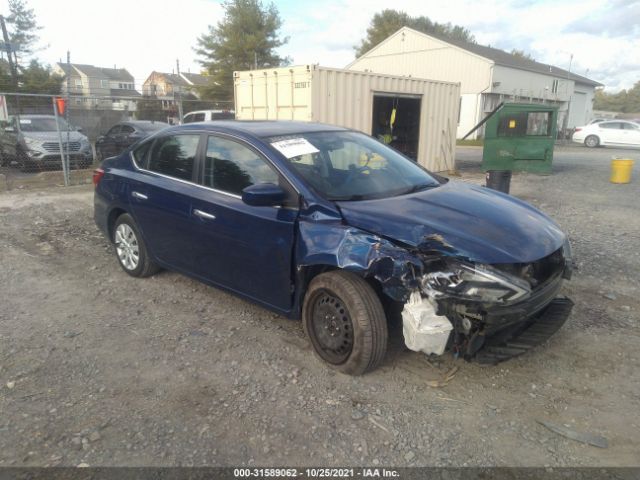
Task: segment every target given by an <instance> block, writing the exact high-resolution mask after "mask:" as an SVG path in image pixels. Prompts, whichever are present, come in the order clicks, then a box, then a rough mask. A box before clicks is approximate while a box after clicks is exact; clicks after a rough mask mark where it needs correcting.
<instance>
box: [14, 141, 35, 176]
mask: <svg viewBox="0 0 640 480" xmlns="http://www.w3.org/2000/svg"><path fill="white" fill-rule="evenodd" d="M16 163H17V164H18V168H19V169H20V171H21V172H30V173H34V172H35V171H36V166H35V165H34V164H33V162H31V160H30V159H29V155H27V152H25V151H24V150H23V149H22V147H21V146H20V145H18V147H17V148H16Z"/></svg>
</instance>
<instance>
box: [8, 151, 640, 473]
mask: <svg viewBox="0 0 640 480" xmlns="http://www.w3.org/2000/svg"><path fill="white" fill-rule="evenodd" d="M480 152H481V150H479V149H476V148H460V149H459V151H458V157H459V159H460V167H461V175H462V176H461V179H462V180H465V181H471V182H478V183H480V182H481V181H482V178H483V177H482V175H481V174H480V173H479V170H478V159H479V157H480ZM616 154H617V155H623V156H631V157H632V158H635V159H636V160H637V163H636V169H635V172H634V175H635V179H634V183H632V184H630V185H622V186H616V185H612V184H610V183H608V168H609V167H608V161H609V159H610V158H611V156H612V155H616ZM639 157H640V155H639V152H638V151H626V152H625V151H614V150H609V149H607V150H604V149H598V150H595V151H587V150H586V149H583V148H566V149H560V150H558V151H557V153H556V164H555V165H556V167H555V173H554V175H552V176H535V175H527V174H519V175H515V176H514V179H513V181H512V193H513V194H515V195H517V196H519V197H521V198H523V199H525V200H527V201H529V202H531V203H533V204H535V205H537V206H538V207H539V208H541V209H542V210H544V211H546V212H548V213H549V214H550V215H551V216H553V217H554V218H556V219H557V220H558V222H559V223H560V224H561V225H562V227H563V228H564V229H565V230H566V231H568V232H569V234H570V236H571V238H572V241H573V246H574V255H575V257H576V260H577V265H578V271H577V272H576V274H575V276H574V279H573V280H572V281H571V282H570V283H568V284H567V285H566V287H565V293H566V294H567V295H569V296H570V297H571V298H573V299H574V300H575V302H576V306H575V308H574V312H573V315H572V317H571V318H570V320H569V322H568V323H567V325H565V327H564V328H563V329H562V330H561V331H560V332H559V333H558V334H557V335H556V336H555V337H554V338H552V339H551V340H550V341H549V342H548V343H547V344H546V345H544V346H543V347H541V348H538V349H537V350H536V351H534V352H533V353H531V354H529V355H526V356H524V357H521V358H519V359H515V360H512V361H510V362H507V363H504V364H501V365H499V366H497V367H482V366H479V365H476V364H469V363H465V362H464V361H461V360H454V359H453V358H452V357H450V356H444V357H441V358H439V359H435V360H434V359H431V360H428V359H427V358H426V357H424V356H422V355H420V354H416V353H412V352H409V351H407V350H405V349H404V348H403V344H402V340H401V339H400V338H399V337H400V336H401V331H400V330H398V326H397V325H396V326H395V327H394V328H393V329H392V330H393V331H394V334H395V335H396V338H395V340H394V341H393V343H392V345H391V348H390V351H389V354H388V357H387V360H386V362H385V364H384V366H383V367H382V368H380V369H379V370H377V371H375V372H373V373H372V374H369V375H366V376H364V377H360V378H351V377H347V376H343V375H340V374H336V373H333V372H331V371H330V370H328V369H327V368H326V367H324V366H323V365H322V364H320V363H319V362H318V361H317V360H316V359H315V358H314V357H313V355H312V353H311V350H310V348H309V346H308V344H307V341H306V339H305V337H304V335H303V332H302V327H301V325H300V323H299V322H296V321H291V320H287V319H284V318H282V317H279V316H278V315H275V314H272V313H270V312H268V311H266V310H264V309H262V308H259V307H256V306H254V305H251V304H249V303H247V302H245V301H243V300H239V299H237V298H235V297H233V296H231V295H228V294H226V293H223V292H221V291H219V290H216V289H214V288H210V287H207V286H205V285H202V284H199V283H197V282H195V281H192V280H190V279H188V278H185V277H183V276H181V275H178V274H175V273H170V272H163V273H161V274H159V275H157V276H155V277H153V278H150V279H146V280H136V279H133V278H131V277H128V276H127V275H125V274H124V273H123V272H122V271H121V269H120V267H119V266H118V264H117V261H116V258H115V256H114V255H113V254H112V252H111V249H110V246H109V244H108V243H107V241H106V240H105V239H104V238H103V237H102V236H101V235H100V234H99V232H98V231H97V229H96V228H95V226H94V224H93V219H92V191H91V188H90V187H88V186H81V187H72V188H66V189H65V188H56V189H48V190H42V191H33V190H30V191H27V190H25V191H16V190H14V191H11V192H8V193H3V194H1V195H0V248H1V256H0V285H1V286H2V289H1V292H0V466H6V465H16V466H22V465H78V464H80V463H87V464H90V465H92V466H93V465H130V466H137V465H285V464H286V465H306V464H309V463H312V464H315V465H363V464H366V465H395V466H403V465H438V466H440V465H455V466H462V465H474V466H476V465H478V466H480V465H482V466H485V465H513V466H534V465H535V466H542V465H552V466H569V465H570V466H578V465H580V466H585V465H589V466H594V465H600V466H604V465H608V466H622V465H638V464H640V454H639V453H638V452H640V418H639V417H638V415H637V412H639V411H640V349H639V348H638V345H639V340H640V329H639V320H640V300H639V295H638V293H639V286H638V285H639V278H638V272H640V250H639V249H638V232H640V215H639V214H638V212H640V188H639V185H640V168H639V167H638V163H640V162H638V159H639ZM454 366H458V367H459V371H458V372H457V374H456V375H455V377H454V378H453V380H452V381H451V382H450V383H449V384H448V385H447V386H444V387H442V388H433V387H430V386H429V384H428V382H429V381H430V380H434V379H437V378H439V376H441V375H443V374H445V372H447V371H449V369H451V368H452V367H454ZM633 412H635V413H633ZM537 419H546V420H551V421H553V422H556V423H560V424H565V425H567V426H569V427H571V428H573V429H575V430H578V431H581V432H590V433H596V434H599V435H603V436H605V437H607V438H608V440H609V447H608V448H606V449H600V448H596V447H592V446H587V445H583V444H581V443H577V442H575V441H572V440H569V439H566V438H564V437H561V436H559V435H557V434H555V433H553V432H551V431H549V430H547V429H545V428H544V427H543V426H542V425H540V424H538V423H537V422H536V420H537Z"/></svg>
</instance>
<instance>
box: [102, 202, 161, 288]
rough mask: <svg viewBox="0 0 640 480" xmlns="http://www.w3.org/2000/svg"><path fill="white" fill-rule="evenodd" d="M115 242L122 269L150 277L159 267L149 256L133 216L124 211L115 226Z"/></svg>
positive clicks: (134, 275) (130, 273)
mask: <svg viewBox="0 0 640 480" xmlns="http://www.w3.org/2000/svg"><path fill="white" fill-rule="evenodd" d="M113 244H114V246H115V250H116V256H117V257H118V262H120V266H121V267H122V269H123V270H124V271H125V272H127V273H128V274H129V275H131V276H132V277H148V276H150V275H153V274H154V273H156V272H157V271H158V270H159V268H158V266H157V265H156V264H155V263H154V262H153V261H152V260H151V258H149V253H148V251H147V246H146V245H145V243H144V240H142V236H141V235H140V232H139V230H138V226H137V225H136V223H135V221H134V220H133V218H131V216H130V215H129V214H127V213H123V214H122V215H120V216H119V217H118V219H117V220H116V223H115V225H114V228H113Z"/></svg>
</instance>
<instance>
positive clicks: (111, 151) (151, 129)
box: [96, 120, 169, 161]
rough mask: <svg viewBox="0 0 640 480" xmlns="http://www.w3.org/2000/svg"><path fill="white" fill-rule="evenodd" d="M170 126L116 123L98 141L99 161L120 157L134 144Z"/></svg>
mask: <svg viewBox="0 0 640 480" xmlns="http://www.w3.org/2000/svg"><path fill="white" fill-rule="evenodd" d="M168 126H169V124H168V123H165V122H155V121H150V120H135V121H134V120H132V121H128V122H120V123H116V124H115V125H114V126H113V127H111V128H110V129H109V130H108V131H107V133H105V134H104V135H102V136H101V137H98V139H97V140H96V155H97V157H98V161H102V160H103V159H105V158H108V157H113V156H115V155H119V154H120V153H122V152H123V151H124V150H126V149H127V148H129V147H130V146H131V145H133V144H134V143H136V142H138V141H140V140H142V139H143V138H146V137H148V136H149V135H152V134H154V133H156V132H157V131H159V130H162V129H163V128H166V127H168Z"/></svg>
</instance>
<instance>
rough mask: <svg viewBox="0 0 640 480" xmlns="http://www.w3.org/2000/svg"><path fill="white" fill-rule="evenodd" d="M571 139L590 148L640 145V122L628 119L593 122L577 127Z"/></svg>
mask: <svg viewBox="0 0 640 480" xmlns="http://www.w3.org/2000/svg"><path fill="white" fill-rule="evenodd" d="M571 139H572V140H573V141H574V142H576V143H584V144H585V145H586V146H587V147H590V148H593V147H600V146H605V145H615V146H639V147H640V124H637V123H635V122H628V121H626V120H607V121H605V122H598V123H593V124H591V125H585V126H584V127H576V130H575V132H574V133H573V136H572V137H571Z"/></svg>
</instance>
